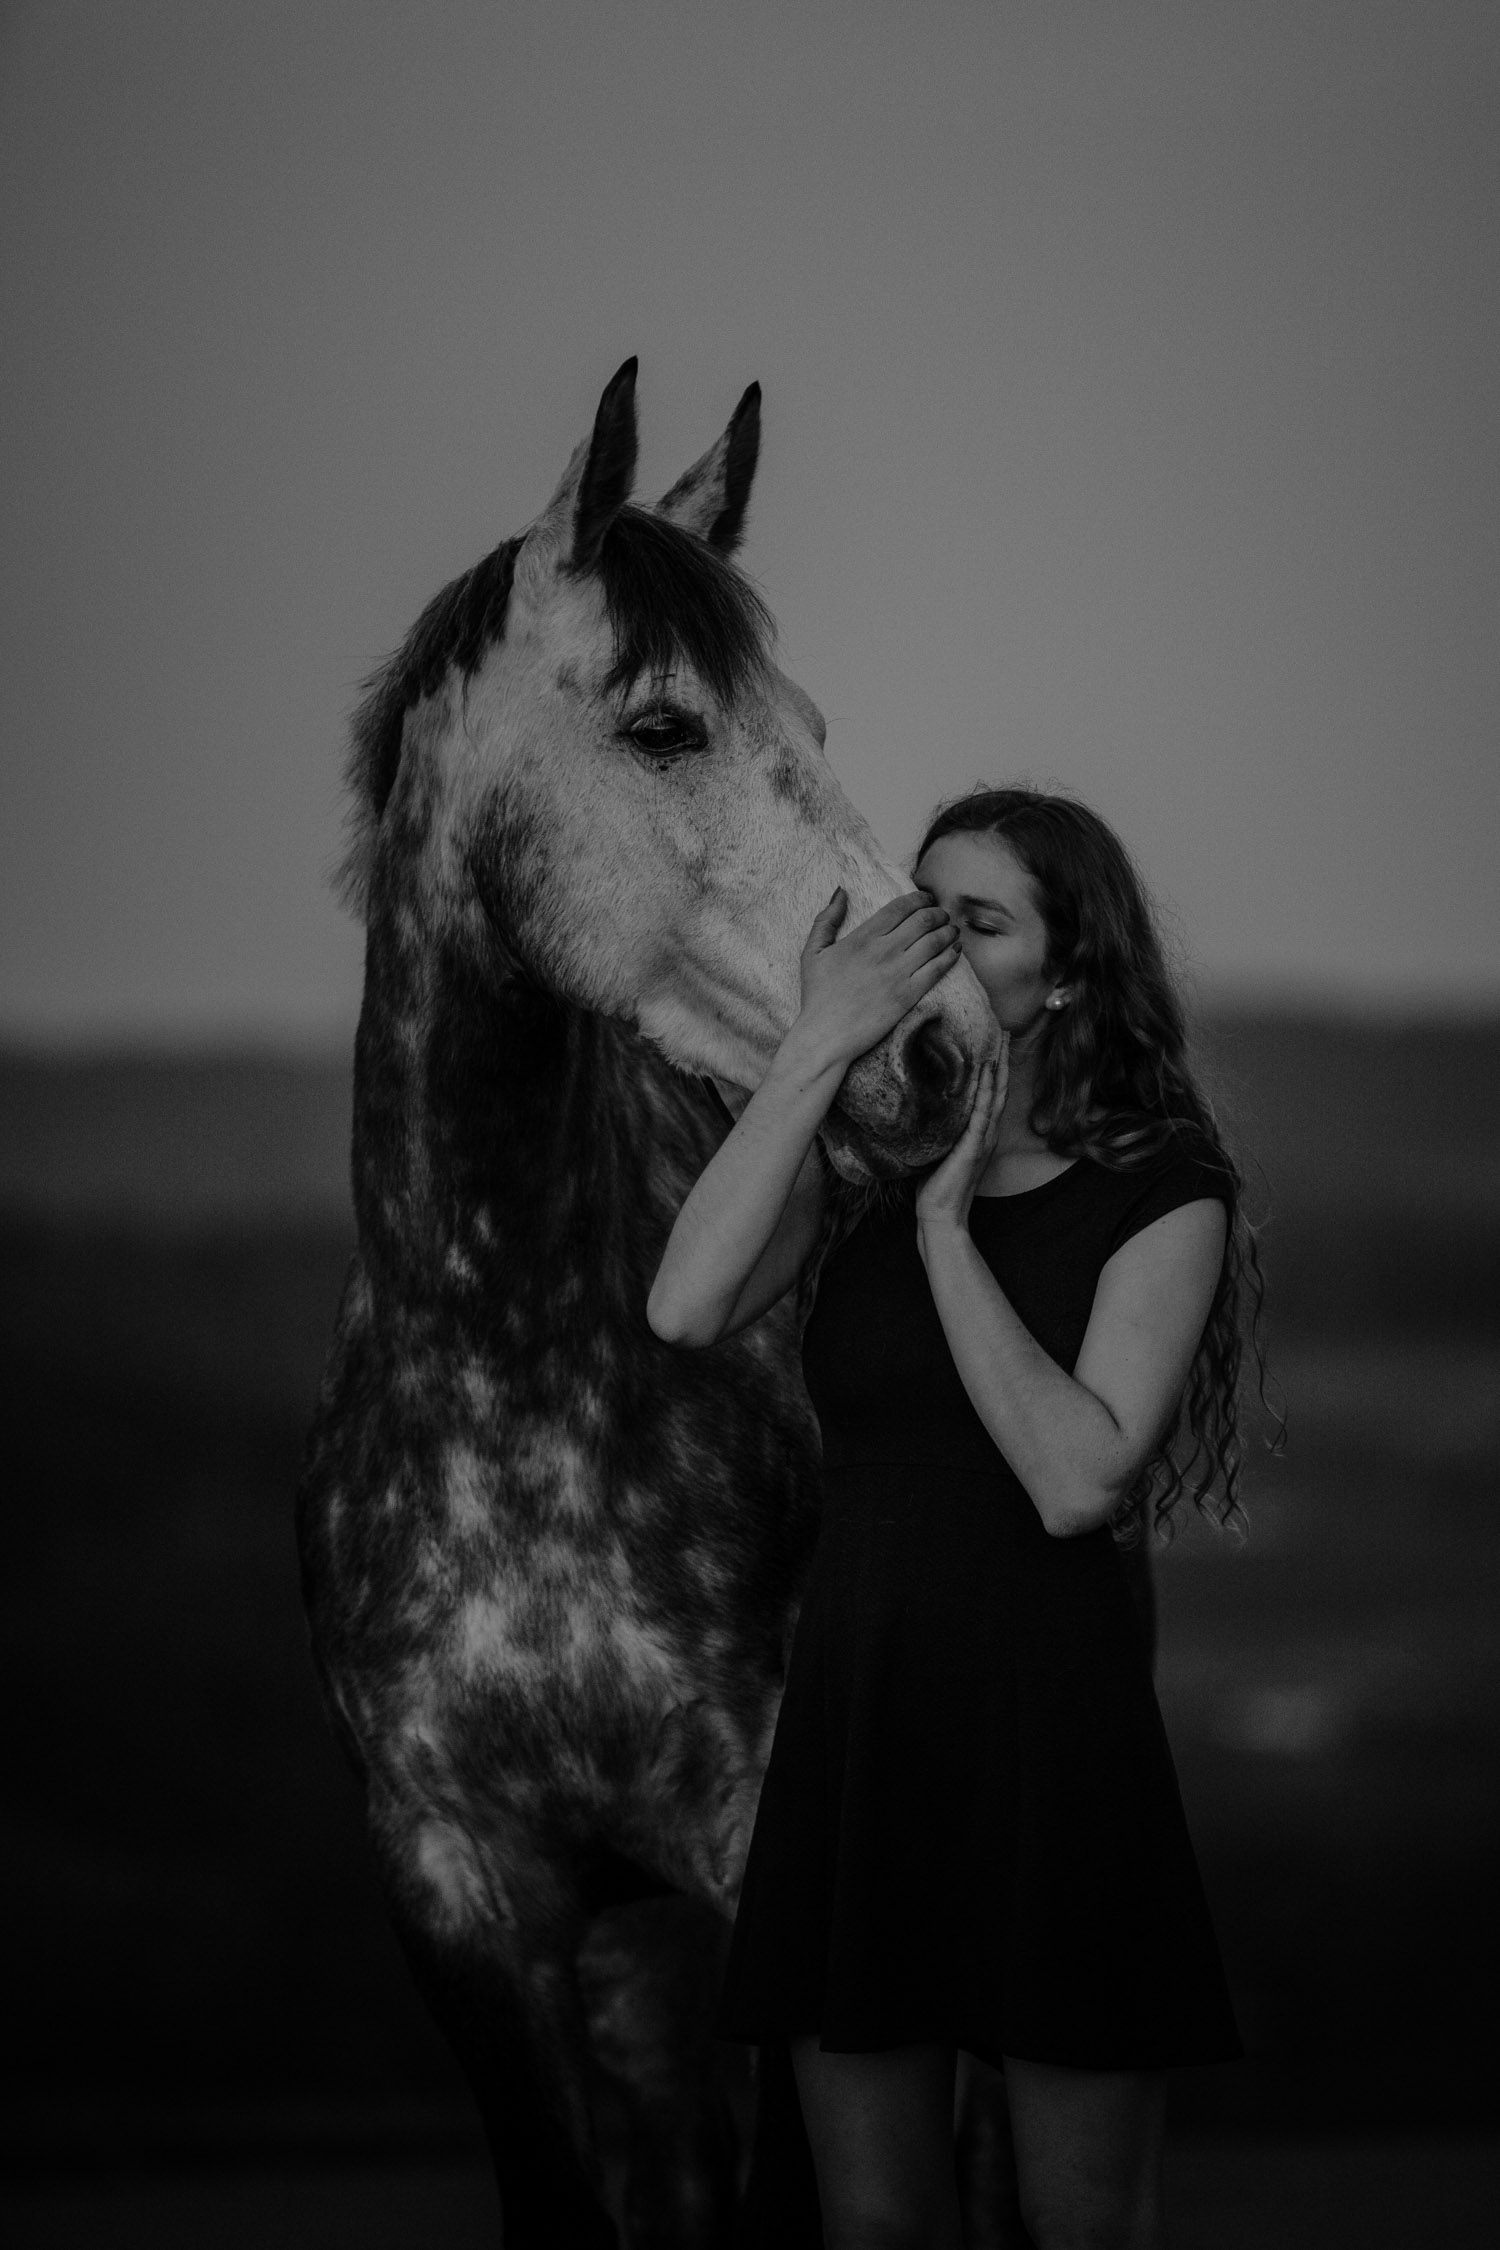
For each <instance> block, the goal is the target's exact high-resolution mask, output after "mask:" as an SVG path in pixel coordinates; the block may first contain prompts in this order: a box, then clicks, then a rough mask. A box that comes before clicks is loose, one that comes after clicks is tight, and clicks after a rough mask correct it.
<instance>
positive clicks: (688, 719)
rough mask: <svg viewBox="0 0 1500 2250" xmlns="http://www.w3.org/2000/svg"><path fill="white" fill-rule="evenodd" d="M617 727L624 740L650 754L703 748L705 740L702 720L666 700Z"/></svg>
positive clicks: (676, 753) (660, 755)
mask: <svg viewBox="0 0 1500 2250" xmlns="http://www.w3.org/2000/svg"><path fill="white" fill-rule="evenodd" d="M620 731H621V735H622V737H623V738H624V739H625V740H626V741H627V742H630V743H633V744H634V746H635V748H636V749H637V750H644V751H645V753H646V755H647V756H648V757H651V758H676V757H679V756H681V754H682V753H683V752H684V751H687V750H702V749H705V748H706V747H707V744H708V730H707V728H706V727H705V726H704V724H703V722H702V720H701V719H698V718H695V717H694V715H693V713H692V712H691V711H679V710H678V709H677V707H676V706H675V705H674V704H670V703H661V704H657V705H656V706H655V707H654V708H653V709H651V710H649V711H642V712H640V713H639V714H638V716H637V717H635V718H633V719H632V720H631V721H630V722H629V724H628V725H627V726H624V727H622V728H621V730H620Z"/></svg>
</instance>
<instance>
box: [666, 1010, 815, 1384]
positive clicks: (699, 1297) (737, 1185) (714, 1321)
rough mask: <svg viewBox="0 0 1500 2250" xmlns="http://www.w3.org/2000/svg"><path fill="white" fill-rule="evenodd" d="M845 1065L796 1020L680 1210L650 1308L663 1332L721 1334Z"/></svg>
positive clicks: (689, 1339)
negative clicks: (803, 1029) (802, 1029)
mask: <svg viewBox="0 0 1500 2250" xmlns="http://www.w3.org/2000/svg"><path fill="white" fill-rule="evenodd" d="M799 1021H800V1019H799ZM848 1066H849V1058H848V1056H847V1055H845V1054H842V1053H838V1052H836V1051H835V1050H834V1049H833V1048H832V1047H831V1045H830V1044H829V1043H828V1042H827V1041H825V1040H823V1039H822V1038H820V1037H819V1036H818V1035H816V1034H814V1033H807V1032H801V1031H799V1026H798V1024H793V1026H792V1029H791V1030H790V1031H789V1032H788V1033H787V1036H786V1038H785V1039H784V1040H783V1041H782V1043H781V1046H780V1047H779V1048H778V1049H777V1051H776V1054H775V1056H774V1058H773V1060H772V1063H771V1067H770V1069H769V1070H768V1071H767V1073H766V1075H765V1077H764V1078H763V1079H762V1081H761V1083H760V1085H759V1086H758V1087H757V1088H756V1090H755V1092H754V1093H753V1094H752V1095H751V1097H750V1099H749V1101H748V1102H747V1103H746V1104H745V1106H744V1108H743V1109H742V1110H741V1112H740V1114H739V1116H738V1118H737V1119H736V1120H735V1123H734V1126H733V1129H732V1130H731V1132H730V1133H729V1134H728V1135H727V1137H726V1138H725V1140H724V1142H723V1144H722V1145H721V1147H720V1148H719V1149H718V1150H717V1152H716V1153H715V1155H714V1156H713V1157H712V1158H711V1160H710V1161H709V1163H708V1164H707V1165H706V1166H705V1168H704V1170H703V1171H702V1173H701V1174H700V1175H699V1177H698V1179H697V1180H696V1181H695V1183H694V1185H693V1188H692V1191H691V1193H690V1194H689V1196H688V1198H687V1201H686V1202H685V1203H684V1204H683V1206H682V1209H681V1210H680V1211H679V1212H678V1214H677V1218H676V1220H675V1222H674V1224H673V1227H672V1232H671V1234H670V1235H669V1237H668V1239H667V1247H666V1251H665V1253H664V1255H663V1258H662V1262H661V1265H660V1267H659V1268H658V1271H657V1275H656V1279H655V1281H654V1282H653V1283H652V1285H651V1294H650V1297H649V1298H648V1300H647V1305H646V1317H647V1319H648V1320H649V1322H650V1324H651V1326H652V1328H653V1329H654V1330H655V1331H656V1333H657V1335H658V1336H662V1337H665V1338H667V1339H669V1340H672V1341H678V1342H683V1343H703V1342H708V1341H711V1340H712V1339H713V1338H714V1337H716V1336H717V1335H718V1334H720V1332H721V1331H722V1329H723V1328H724V1326H725V1324H726V1323H727V1321H728V1320H729V1318H730V1315H731V1314H732V1312H733V1310H734V1307H735V1304H736V1302H737V1300H738V1298H739V1295H740V1292H741V1290H742V1289H743V1288H744V1286H745V1283H746V1281H747V1280H748V1279H749V1277H750V1275H751V1274H752V1273H753V1271H754V1270H755V1267H756V1265H757V1263H758V1262H759V1260H760V1258H761V1255H762V1253H763V1252H764V1251H765V1249H766V1247H767V1245H768V1243H769V1242H770V1240H771V1237H772V1236H773V1235H774V1233H775V1232H776V1228H777V1225H778V1224H779V1222H780V1220H781V1217H782V1214H783V1213H784V1212H785V1210H786V1207H787V1203H788V1200H789V1199H790V1197H791V1193H792V1189H793V1187H794V1186H795V1184H796V1181H797V1176H798V1174H799V1172H800V1171H801V1170H802V1167H803V1165H804V1163H805V1162H806V1160H807V1155H808V1151H809V1149H810V1148H811V1147H812V1143H813V1140H814V1137H815V1136H816V1134H817V1130H818V1127H819V1126H820V1125H821V1124H822V1122H823V1120H824V1118H825V1117H826V1116H827V1114H828V1111H829V1109H830V1107H831V1106H832V1103H833V1099H834V1096H835V1095H836V1094H837V1092H838V1090H839V1086H840V1084H841V1083H842V1081H843V1077H844V1073H845V1071H846V1070H847V1068H848Z"/></svg>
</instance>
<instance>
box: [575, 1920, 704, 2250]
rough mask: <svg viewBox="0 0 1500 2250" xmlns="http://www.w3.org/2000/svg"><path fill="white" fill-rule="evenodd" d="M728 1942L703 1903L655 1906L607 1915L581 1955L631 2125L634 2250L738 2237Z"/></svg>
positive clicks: (629, 2201) (590, 2005)
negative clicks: (723, 1992)
mask: <svg viewBox="0 0 1500 2250" xmlns="http://www.w3.org/2000/svg"><path fill="white" fill-rule="evenodd" d="M728 1939H729V1926H728V1923H727V1922H726V1921H725V1920H724V1918H723V1916H722V1915H721V1914H718V1913H716V1912H715V1911H714V1910H713V1909H712V1908H711V1907H708V1906H706V1905H704V1904H703V1903H701V1902H700V1901H699V1900H696V1899H689V1898H683V1897H667V1898H651V1899H643V1900H639V1901H636V1902H634V1903H632V1904H630V1905H624V1906H615V1907H611V1908H610V1909H609V1910H608V1911H607V1912H605V1913H602V1914H600V1915H598V1916H597V1917H596V1918H595V1920H594V1921H593V1922H592V1923H591V1924H590V1925H589V1928H588V1931H587V1933H586V1935H585V1938H584V1942H583V1945H582V1948H581V1950H580V1953H579V1974H580V1981H581V1983H582V1987H583V1992H584V1997H585V2005H586V2008H587V2012H588V2022H589V2031H590V2036H591V2045H592V2048H593V2052H594V2056H595V2058H596V2060H597V2061H598V2063H599V2064H600V2066H601V2067H602V2069H603V2070H604V2071H605V2072H606V2074H607V2075H608V2077H609V2078H610V2079H611V2081H612V2082H613V2083H614V2085H615V2087H616V2088H617V2089H618V2091H619V2093H620V2095H621V2096H622V2098H623V2101H624V2106H625V2111H626V2115H627V2118H628V2120H629V2140H630V2145H629V2152H628V2169H627V2175H626V2184H625V2200H624V2219H625V2237H626V2240H627V2242H628V2243H629V2245H630V2250H725V2246H727V2245H729V2244H731V2243H733V2242H734V2241H735V2240H736V2239H737V2233H736V2229H737V2207H738V2177H737V2162H736V2136H735V2128H734V2120H733V2118H732V2116H731V2114H730V2110H729V2104H728V2101H727V2099H726V2097H725V2093H724V2087H723V2083H722V2080H721V2077H720V2075H719V2072H718V2070H717V2068H716V2060H715V2047H714V2038H713V2021H714V2009H715V2005H716V2002H717V1998H718V1990H719V1983H720V1979H721V1976H722V1974H723V1966H724V1954H725V1950H726V1947H727V1944H728Z"/></svg>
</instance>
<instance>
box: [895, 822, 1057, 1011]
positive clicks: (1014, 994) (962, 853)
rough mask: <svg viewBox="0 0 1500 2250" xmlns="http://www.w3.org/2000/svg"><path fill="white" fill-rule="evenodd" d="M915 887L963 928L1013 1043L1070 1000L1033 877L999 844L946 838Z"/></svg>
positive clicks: (931, 852) (927, 855) (933, 849)
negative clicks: (1050, 1006)
mask: <svg viewBox="0 0 1500 2250" xmlns="http://www.w3.org/2000/svg"><path fill="white" fill-rule="evenodd" d="M913 881H914V882H915V883H916V884H917V885H918V887H919V888H920V889H922V890H924V891H930V892H931V893H932V896H933V898H934V899H935V900H936V902H937V904H938V905H939V906H941V907H943V908H945V909H946V911H947V913H948V914H949V916H950V917H951V919H952V920H953V921H954V922H956V923H957V925H958V933H959V942H960V944H961V945H962V947H963V954H964V959H965V960H966V961H967V962H968V964H969V967H970V968H971V969H972V970H973V971H974V974H975V976H977V977H978V979H979V981H980V983H981V984H982V985H983V986H984V990H985V997H986V998H987V999H988V1001H989V1004H990V1006H991V1008H992V1009H993V1010H994V1012H995V1020H996V1022H997V1023H998V1024H999V1025H1000V1026H1001V1028H1002V1029H1003V1030H1005V1031H1008V1032H1010V1033H1011V1034H1012V1036H1013V1037H1014V1036H1017V1035H1019V1034H1022V1033H1025V1032H1028V1031H1030V1030H1031V1029H1032V1028H1033V1027H1034V1026H1035V1025H1036V1024H1037V1023H1039V1022H1040V1020H1041V1016H1042V1011H1043V1009H1044V1008H1045V1006H1046V1004H1047V1001H1048V1000H1049V999H1050V998H1055V997H1057V996H1058V995H1062V996H1064V997H1066V988H1065V987H1064V986H1063V985H1061V984H1059V982H1058V981H1057V979H1056V978H1055V977H1053V976H1050V975H1049V974H1048V972H1047V931H1046V926H1045V924H1044V923H1043V921H1042V916H1041V910H1040V908H1039V907H1038V905H1037V902H1036V893H1035V891H1034V889H1033V888H1032V882H1031V877H1030V876H1029V875H1028V874H1027V872H1026V870H1025V868H1024V867H1023V866H1022V865H1021V862H1020V861H1019V860H1018V859H1017V858H1016V855H1015V853H1014V852H1013V851H1012V850H1011V848H1010V846H1009V845H1008V844H1005V843H1002V842H1001V840H1000V838H999V837H998V836H972V835H963V834H953V835H948V836H940V837H939V838H938V840H937V842H936V843H935V844H930V845H929V846H928V848H927V850H926V851H925V852H924V853H923V854H922V857H921V859H920V860H919V862H918V863H917V868H916V873H915V875H914V876H913Z"/></svg>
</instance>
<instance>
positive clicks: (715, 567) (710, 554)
mask: <svg viewBox="0 0 1500 2250" xmlns="http://www.w3.org/2000/svg"><path fill="white" fill-rule="evenodd" d="M520 547H521V541H520V540H519V539H506V540H503V541H502V542H501V544H500V545H499V546H498V547H496V548H495V549H494V550H493V552H492V553H490V554H488V555H486V556H485V557H484V559H483V561H481V562H477V563H475V565H474V567H473V568H472V570H466V571H465V572H464V573H463V575H462V577H459V578H455V579H454V580H453V581H452V582H451V584H449V585H447V586H445V587H444V588H443V590H442V592H441V593H440V594H438V595H436V596H434V598H433V600H431V601H430V602H429V603H428V604H427V607H426V608H425V609H424V610H423V612H422V614H421V616H420V617H419V618H418V619H417V622H416V624H415V625H413V627H412V629H411V631H410V632H409V633H408V634H407V636H406V639H405V640H404V641H403V642H402V644H401V646H400V648H398V649H397V651H396V653H395V655H394V656H391V657H389V658H388V659H387V660H386V662H385V663H384V664H382V665H381V667H380V669H379V670H378V671H377V672H374V673H372V675H371V676H370V678H369V679H368V680H366V681H365V683H364V688H363V694H362V699H361V701H360V704H359V706H358V708H357V710H356V711H355V713H354V718H353V721H352V722H351V726H350V745H349V758H348V764H347V768H346V775H345V778H346V780H347V783H348V787H349V792H350V798H351V806H350V817H349V845H348V850H347V852H346V853H345V856H344V860H343V863H342V865H341V867H340V868H339V871H338V875H337V878H336V881H337V886H338V889H339V892H340V895H341V896H342V897H343V898H344V900H345V902H346V903H347V904H348V905H349V906H351V907H352V908H353V909H354V911H355V912H356V913H359V914H363V913H364V911H365V910H366V908H367V906H368V903H369V889H370V875H371V870H372V867H373V864H374V857H375V840H376V836H377V834H378V832H379V828H380V819H381V815H382V813H383V812H384V810H385V806H386V801H387V799H388V798H389V796H390V793H391V790H392V788H393V787H394V785H395V780H396V772H397V768H398V767H399V765H400V763H401V745H402V740H403V737H404V735H405V731H406V714H407V712H408V711H409V710H411V708H412V706H413V705H414V704H417V703H420V702H421V701H422V700H423V699H424V697H426V696H429V695H431V694H432V693H433V692H434V690H435V689H436V688H438V687H440V686H441V684H442V682H443V680H444V679H445V678H446V677H447V675H448V673H449V672H450V671H453V670H456V671H457V672H458V674H459V676H460V678H461V679H462V680H464V681H467V680H468V679H469V678H470V677H471V676H472V674H473V673H474V672H476V671H477V670H478V668H479V666H480V664H481V663H482V662H483V660H484V656H485V652H486V651H487V650H488V649H490V648H492V647H493V646H494V645H495V643H496V642H497V641H499V640H502V639H503V638H504V635H505V620H506V614H507V612H508V610H509V607H510V589H511V581H512V578H513V577H514V575H515V567H516V556H517V554H518V553H519V552H520ZM594 572H595V575H596V576H597V577H598V578H599V579H600V581H601V583H602V585H603V588H604V600H605V606H606V608H607V611H608V614H609V621H610V626H611V628H612V630H613V633H614V640H615V661H614V665H613V668H612V669H611V671H610V673H609V676H608V678H607V680H606V681H605V683H604V685H605V690H606V692H607V693H608V692H613V691H614V690H616V689H619V688H629V687H631V686H632V685H633V684H634V682H635V681H636V679H637V678H638V677H639V676H640V674H641V673H642V672H647V673H660V672H665V671H667V670H668V669H669V667H670V666H671V665H672V663H673V662H674V661H681V662H684V663H687V664H690V665H691V666H692V667H693V669H694V670H695V671H696V672H697V673H699V674H700V676H701V677H702V678H703V679H704V680H705V681H706V682H707V684H708V685H709V686H710V687H711V688H712V689H713V691H714V693H715V694H716V695H717V696H718V697H719V699H720V701H721V702H724V703H729V702H731V701H732V700H733V699H734V697H735V696H736V695H737V694H738V692H739V691H740V689H741V688H742V687H743V686H744V685H745V682H746V681H747V679H749V677H750V676H751V675H752V673H753V672H754V671H755V670H756V669H757V668H758V667H759V666H760V665H761V664H762V663H763V662H764V661H765V656H766V650H767V646H768V644H769V642H770V639H771V633H772V623H771V615H770V612H769V610H768V609H767V608H766V605H765V603H764V602H763V601H762V600H761V598H760V595H759V594H758V593H757V592H756V590H755V588H754V587H753V586H752V585H751V584H750V581H749V580H748V579H747V578H746V577H745V576H744V575H743V573H742V572H740V571H738V570H736V569H735V567H734V565H733V564H732V563H731V562H728V561H726V559H725V558H724V557H723V556H722V555H720V554H718V553H716V552H715V550H714V549H713V548H712V547H710V546H708V545H707V543H706V542H705V541H704V540H702V539H697V538H695V537H694V536H693V535H692V533H691V532H687V531H683V530H680V529H679V527H678V526H677V525H676V524H674V523H670V522H668V520H667V519H666V518H665V517H664V516H658V515H654V514H652V513H651V512H650V511H649V510H647V509H645V508H632V507H626V508H622V509H621V510H620V512H619V514H618V515H617V516H616V517H615V519H614V521H613V523H612V524H611V525H610V527H609V529H608V531H607V532H606V533H605V535H604V542H603V545H602V547H601V548H600V551H599V557H598V561H597V562H596V564H595V565H594Z"/></svg>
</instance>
